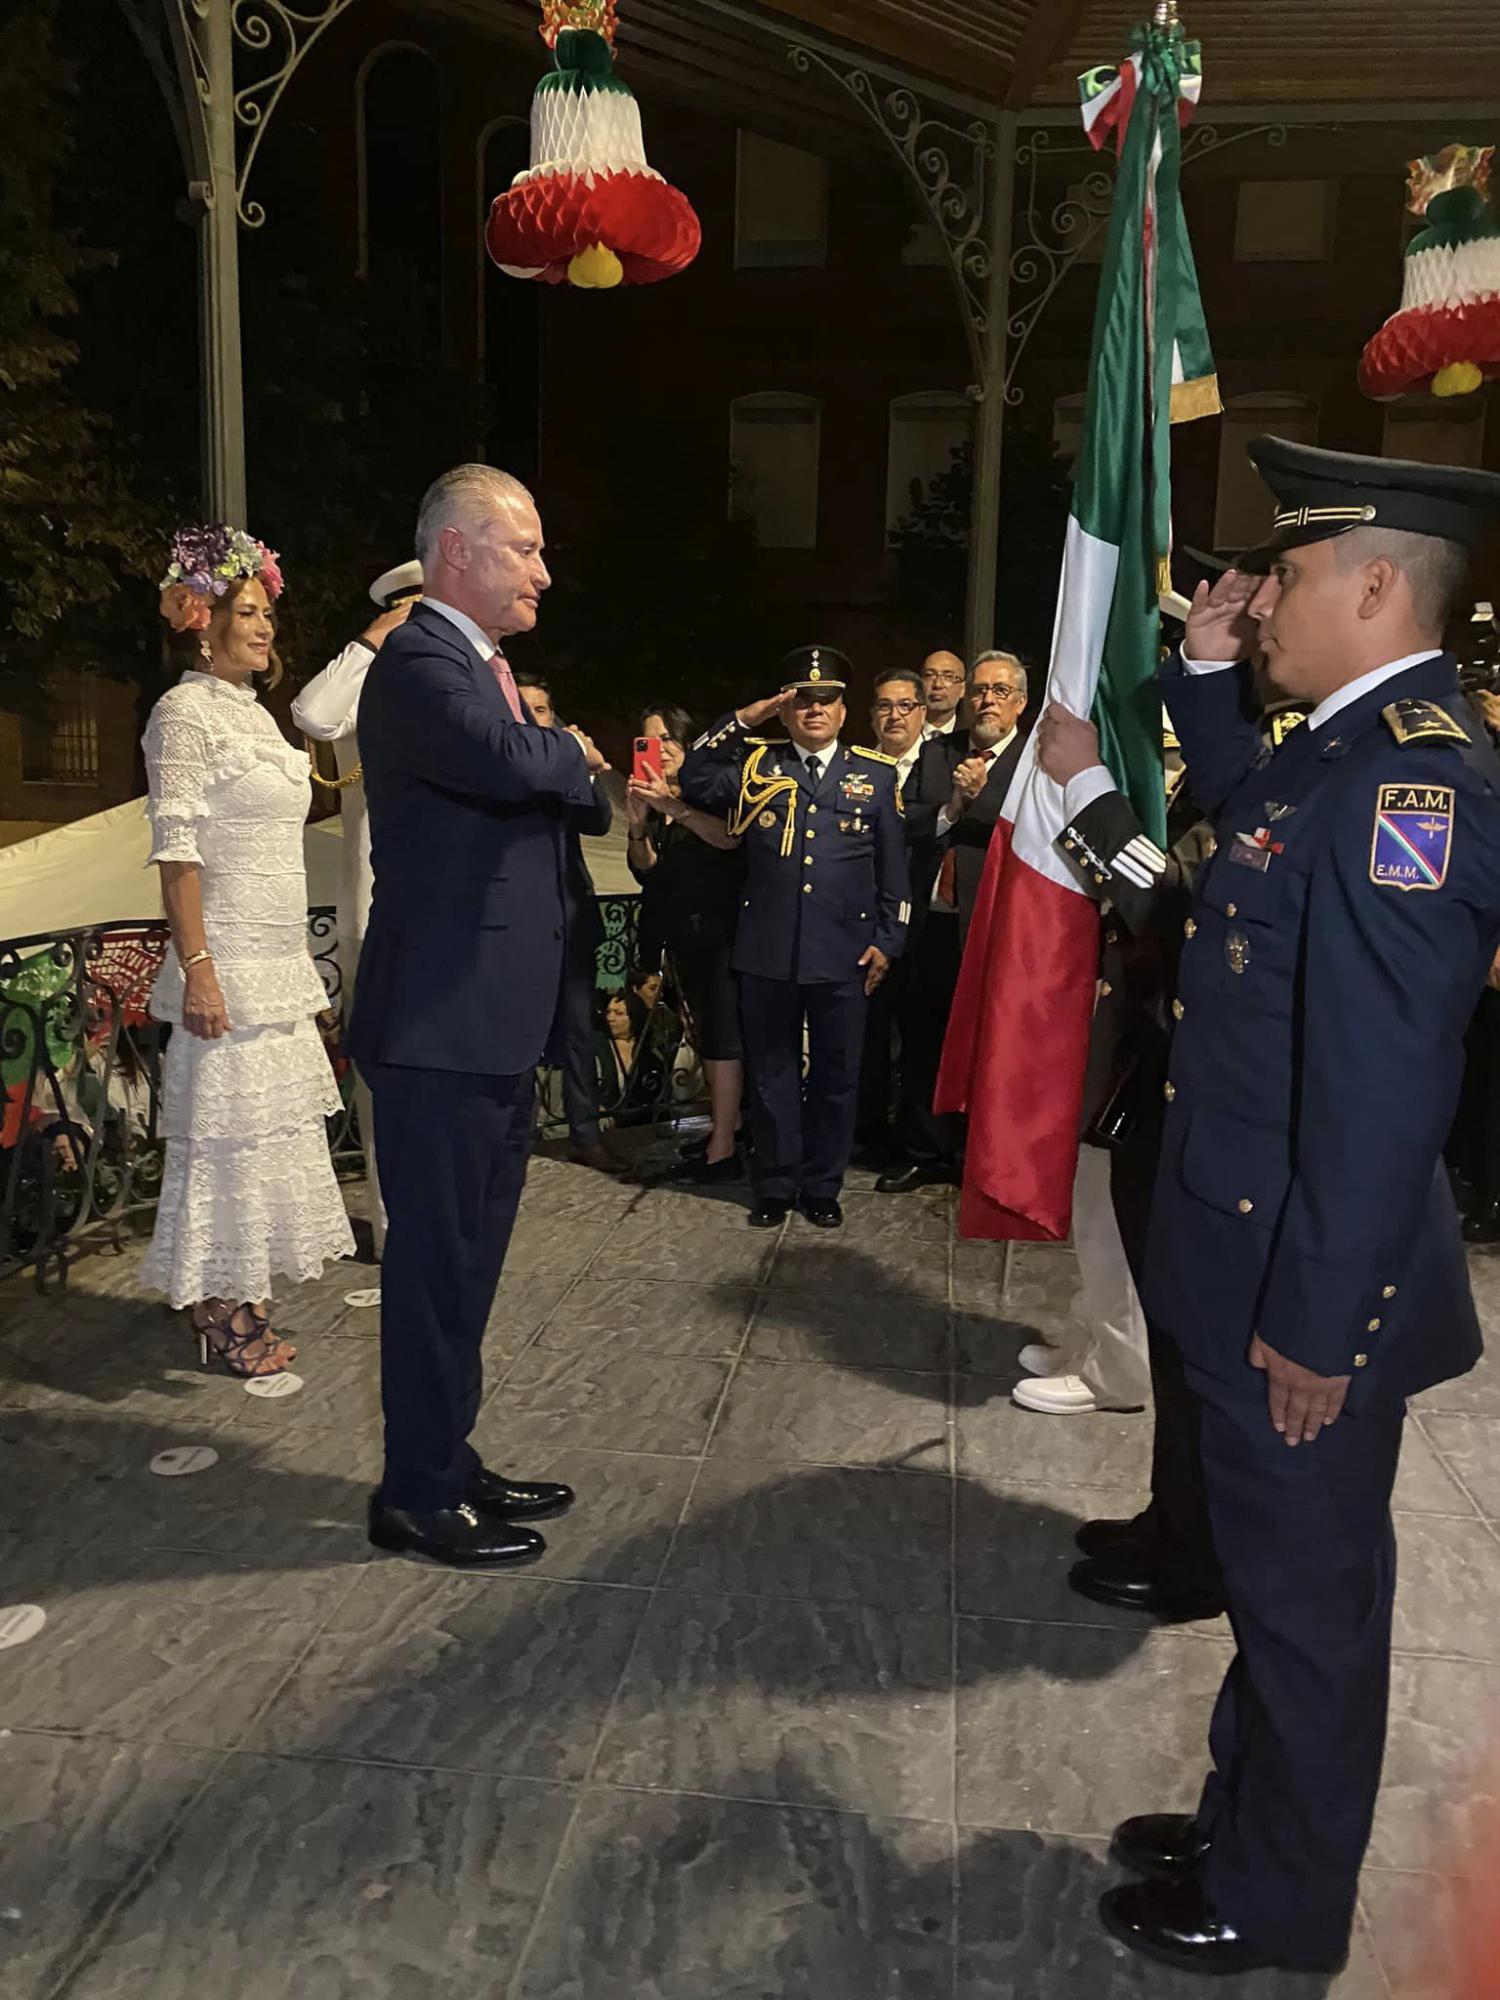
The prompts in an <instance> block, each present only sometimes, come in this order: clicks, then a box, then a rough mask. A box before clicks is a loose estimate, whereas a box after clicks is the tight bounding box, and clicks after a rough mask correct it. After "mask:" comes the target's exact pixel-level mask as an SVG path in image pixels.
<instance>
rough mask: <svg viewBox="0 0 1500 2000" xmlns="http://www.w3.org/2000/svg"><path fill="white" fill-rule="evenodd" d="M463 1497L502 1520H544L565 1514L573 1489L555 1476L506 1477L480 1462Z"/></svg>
mask: <svg viewBox="0 0 1500 2000" xmlns="http://www.w3.org/2000/svg"><path fill="white" fill-rule="evenodd" d="M464 1498H465V1499H466V1500H467V1501H468V1502H469V1504H470V1505H471V1506H473V1507H478V1508H480V1509H482V1510H483V1511H484V1512H485V1513H487V1514H498V1515H499V1516H500V1517H501V1519H502V1520H505V1521H546V1520H548V1519H550V1518H551V1516H552V1515H554V1514H566V1513H567V1511H568V1509H569V1508H570V1507H571V1506H572V1504H573V1489H572V1487H571V1486H563V1485H560V1484H559V1483H558V1481H557V1480H555V1479H507V1478H506V1476H505V1474H504V1473H503V1472H491V1471H490V1469H489V1467H488V1466H487V1465H481V1466H480V1468H479V1470H478V1471H477V1472H476V1473H475V1475H474V1477H473V1478H472V1479H471V1480H470V1481H469V1490H468V1491H467V1492H466V1493H465V1495H464Z"/></svg>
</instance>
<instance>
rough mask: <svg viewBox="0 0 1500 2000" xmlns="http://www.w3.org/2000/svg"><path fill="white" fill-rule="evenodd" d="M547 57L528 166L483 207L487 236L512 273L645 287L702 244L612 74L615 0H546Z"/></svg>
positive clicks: (591, 285) (688, 259)
mask: <svg viewBox="0 0 1500 2000" xmlns="http://www.w3.org/2000/svg"><path fill="white" fill-rule="evenodd" d="M542 18H543V26H542V39H543V41H545V42H546V44H547V46H548V47H549V48H550V49H551V51H552V63H553V67H552V70H551V72H550V73H549V74H548V75H546V76H544V77H543V78H542V80H541V82H540V83H539V84H538V85H537V87H536V94H535V96H534V97H533V98H532V100H531V165H530V167H528V168H527V170H526V172H525V173H521V174H517V176H516V178H515V180H514V182H513V183H512V184H511V186H510V188H509V190H508V191H507V192H506V193H505V194H502V195H499V196H497V198H496V200H495V203H494V205H493V207H492V208H491V209H490V219H489V224H488V227H487V228H486V230H485V239H484V240H485V244H486V246H487V248H488V250H489V253H490V255H491V257H493V258H494V260H495V262H496V263H497V264H498V265H499V266H500V268H501V270H502V271H505V272H507V273H508V274H509V276H511V277H512V278H541V279H544V280H545V282H546V283H547V284H549V285H559V284H562V283H563V282H564V281H565V280H566V282H567V283H568V284H570V285H578V286H581V287H583V288H585V289H589V290H593V289H601V290H602V289H604V288H606V287H608V286H610V285H619V284H626V285H651V284H655V283H656V281H657V280H658V279H659V278H670V277H671V276H672V275H673V273H674V272H676V271H681V270H682V269H684V268H685V266H687V265H688V264H691V263H692V261H693V259H694V258H695V257H696V256H697V254H698V246H699V244H700V243H701V241H702V231H701V229H700V228H699V225H698V218H697V216H696V215H695V214H694V213H693V208H692V204H691V203H690V202H689V201H688V199H687V197H686V196H685V195H682V194H679V193H678V191H677V189H676V188H674V187H669V186H668V184H667V183H666V182H665V181H664V180H663V179H662V177H661V175H660V174H658V173H655V172H653V170H652V169H651V168H650V167H648V166H647V164H646V149H645V144H644V141H643V140H642V138H641V114H640V110H639V108H638V107H637V105H636V101H635V98H634V96H633V95H632V93H631V90H630V88H629V86H628V85H627V84H625V83H622V82H621V80H620V78H619V77H618V76H616V74H615V59H614V37H615V0H543V6H542Z"/></svg>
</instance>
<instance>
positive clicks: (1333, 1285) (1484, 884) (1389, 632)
mask: <svg viewBox="0 0 1500 2000" xmlns="http://www.w3.org/2000/svg"><path fill="white" fill-rule="evenodd" d="M1250 455H1251V458H1252V460H1253V461H1254V463H1255V464H1256V466H1257V467H1258V469H1259V470H1260V472H1261V475H1262V477H1263V478H1264V479H1265V480H1266V482H1267V484H1268V485H1269V486H1270V488H1271V491H1272V492H1273V494H1274V495H1275V497H1276V502H1277V512H1276V517H1275V527H1274V530H1273V533H1272V535H1271V537H1270V540H1269V541H1268V542H1267V543H1266V544H1265V546H1264V547H1263V548H1262V549H1260V550H1257V551H1256V552H1254V555H1253V556H1251V557H1247V558H1245V569H1241V570H1230V571H1229V572H1227V573H1226V575H1224V576H1223V577H1222V578H1220V580H1219V581H1218V582H1217V583H1216V584H1215V585H1214V586H1213V588H1212V589H1211V590H1210V588H1209V587H1208V585H1207V583H1202V584H1200V585H1199V587H1198V590H1197V592H1196V594H1195V597H1194V600H1193V607H1192V612H1191V615H1190V617H1189V619H1188V621H1187V628H1186V634H1185V638H1184V642H1183V647H1182V651H1181V652H1180V654H1178V655H1176V656H1174V658H1173V659H1172V660H1171V661H1169V662H1168V664H1167V666H1166V667H1165V668H1164V670H1163V673H1164V692H1165V695H1166V700H1167V706H1168V708H1169V710H1170V712H1171V715H1172V720H1173V723H1174V724H1175V726H1176V729H1177V733H1178V735H1179V737H1180V738H1181V741H1182V747H1183V750H1184V752H1185V754H1186V758H1187V766H1188V769H1189V771H1190V772H1191V773H1192V782H1193V788H1194V791H1195V793H1196V794H1197V796H1198V799H1199V801H1200V803H1202V804H1203V805H1204V806H1205V808H1207V809H1208V810H1210V811H1211V812H1212V813H1213V814H1214V818H1215V824H1216V831H1217V846H1216V851H1215V853H1214V856H1213V859H1212V860H1211V861H1210V862H1209V863H1208V865H1207V866H1206V868H1204V869H1203V870H1202V871H1201V872H1200V874H1199V876H1198V878H1197V882H1196V885H1195V896H1194V908H1193V914H1192V915H1191V916H1190V917H1189V918H1188V919H1187V921H1186V926H1185V929H1186V943H1185V946H1184V949H1183V953H1182V961H1181V967H1180V973H1179V990H1178V997H1179V1008H1178V1010H1176V1011H1178V1013H1179V1016H1180V1018H1179V1019H1178V1022H1177V1027H1176V1032H1175V1035H1174V1038H1173V1044H1172V1057H1171V1074H1170V1079H1169V1081H1168V1082H1167V1083H1166V1085H1165V1086H1164V1090H1165V1096H1166V1100H1167V1117H1166V1129H1165V1133H1164V1137H1163V1146H1162V1158H1161V1170H1160V1173H1159V1176H1158V1179H1157V1186H1156V1196H1155V1202H1154V1205H1153V1209H1152V1217H1151V1229H1150V1238H1149V1242H1148V1247H1147V1254H1146V1271H1145V1278H1146V1282H1145V1287H1144V1291H1145V1304H1146V1308H1147V1310H1148V1312H1150V1313H1151V1314H1153V1315H1154V1316H1155V1317H1156V1318H1157V1319H1158V1320H1159V1321H1160V1322H1161V1323H1162V1325H1163V1326H1164V1327H1166V1328H1167V1329H1168V1330H1169V1332H1170V1334H1171V1336H1172V1338H1173V1339H1174V1340H1175V1342H1176V1343H1177V1346H1178V1347H1179V1349H1180V1350H1181V1353H1182V1355H1183V1359H1184V1362H1185V1364H1186V1367H1187V1373H1188V1380H1189V1383H1190V1384H1191V1387H1192V1389H1193V1391H1194V1394H1195V1395H1196V1396H1197V1398H1198V1401H1199V1408H1200V1414H1201V1420H1202V1457H1203V1472H1204V1479H1205V1484H1206V1488H1207V1493H1208V1505H1209V1513H1210V1518H1211V1521H1212V1525H1213V1535H1214V1543H1215V1546H1216V1549H1217V1551H1218V1555H1219V1560H1220V1564H1221V1566H1222V1570H1223V1575H1224V1583H1225V1591H1226V1595H1227V1597H1228V1602H1229V1615H1230V1619H1231V1621H1232V1623H1233V1626H1234V1634H1235V1639H1236V1642H1237V1646H1238V1651H1237V1654H1236V1657H1235V1659H1234V1662H1233V1664H1232V1665H1231V1667H1230V1670H1229V1674H1228V1677H1227V1679H1226V1680H1225V1683H1224V1687H1223V1691H1222V1693H1221V1695H1220V1697H1219V1703H1218V1707H1217V1709H1216V1711H1215V1714H1214V1720H1213V1727H1212V1731H1211V1736H1210V1749H1211V1752H1212V1758H1213V1765H1214V1769H1213V1772H1212V1774H1211V1775H1210V1777H1209V1779H1208V1783H1207V1785H1206V1787H1205V1790H1204V1793H1203V1797H1202V1800H1201V1802H1200V1804H1199V1807H1198V1811H1197V1814H1196V1815H1195V1816H1194V1817H1192V1818H1186V1817H1181V1816H1176V1815H1162V1814H1156V1815H1151V1816H1149V1817H1147V1818H1144V1819H1138V1820H1127V1821H1126V1823H1125V1824H1124V1826H1123V1827H1121V1828H1120V1829H1119V1831H1118V1833H1117V1835H1116V1854H1117V1856H1118V1858H1119V1859H1120V1860H1121V1861H1123V1862H1124V1864H1125V1865H1126V1866H1127V1867H1129V1868H1131V1869H1133V1870H1134V1871H1135V1872H1137V1873H1139V1874H1141V1875H1144V1876H1146V1877H1148V1880H1146V1881H1145V1882H1141V1883H1136V1884H1133V1885H1131V1886H1130V1887H1128V1888H1122V1889H1115V1890H1111V1891H1110V1892H1109V1893H1108V1894H1107V1895H1106V1896H1105V1898H1104V1901H1103V1904H1102V1914H1103V1916H1104V1920H1105V1922H1106V1923H1107V1925H1108V1926H1109V1928H1110V1929H1111V1930H1112V1931H1113V1932H1114V1933H1115V1935H1116V1936H1118V1937H1120V1938H1122V1939H1123V1940H1124V1941H1125V1942H1126V1943H1127V1944H1129V1945H1131V1946H1133V1947H1134V1948H1135V1949H1137V1950H1140V1951H1144V1952H1146V1953H1147V1954H1148V1955H1150V1956H1153V1957H1156V1958H1160V1959H1164V1960H1166V1961H1167V1962H1169V1963H1172V1964H1177V1965H1185V1966H1191V1967H1194V1968H1195V1969H1198V1970H1200V1971H1204V1972H1236V1971H1242V1970H1249V1969H1252V1968H1254V1967H1258V1966H1282V1967H1288V1968H1308V1969H1312V1970H1326V1969H1332V1968H1336V1967H1338V1966H1339V1965H1340V1964H1341V1963H1342V1962H1343V1960H1344V1957H1345V1955H1346V1953H1347V1949H1348V1940H1349V1931H1350V1924H1351V1921H1352V1916H1353V1911H1354V1899H1355V1888H1356V1884H1357V1882H1358V1878H1359V1869H1360V1862H1361V1859H1362V1857H1363V1855H1364V1851H1365V1846H1366V1843H1367V1841H1368V1838H1369V1833H1370V1823H1371V1818H1372V1815H1373V1811H1374V1805H1375V1793H1376V1788H1377V1786H1378V1783H1379V1779H1380V1766H1381V1758H1382V1754H1383V1750H1384V1741H1385V1723H1386V1706H1387V1690H1388V1682H1389V1670H1390V1661H1389V1655H1390V1632H1391V1605H1392V1597H1393V1593H1394V1589H1395V1581H1396V1562H1395V1540H1394V1535H1393V1532H1392V1524H1391V1512H1390V1507H1391V1491H1392V1487H1393V1484H1394V1481H1395V1477H1396V1464H1397V1458H1398V1455H1399V1452H1400V1447H1401V1431H1402V1423H1403V1420H1404V1417H1405V1409H1406V1398H1407V1397H1408V1396H1410V1395H1413V1394H1415V1393H1416V1392H1417V1391H1418V1390H1421V1389H1425V1388H1428V1387H1429V1386H1431V1385H1432V1384H1434V1383H1437V1382H1441V1381H1445V1380H1447V1379H1449V1378H1450V1377H1452V1376H1455V1375H1461V1374H1463V1373H1464V1372H1465V1371H1466V1370H1467V1369H1469V1368H1472V1367H1473V1365H1474V1363H1475V1361H1476V1359H1477V1358H1478V1355H1479V1351H1480V1336H1479V1325H1478V1321H1477V1318H1476V1315H1475V1311H1474V1303H1473V1299H1472V1297H1471V1295H1470V1290H1469V1277H1468V1269H1467V1265H1466V1263H1465V1259H1464V1251H1463V1244H1462V1240H1461V1238H1460V1235H1459V1229H1458V1219H1457V1215H1456V1213H1455V1210H1454V1205H1453V1196H1452V1193H1451V1192H1450V1189H1449V1186H1448V1180H1447V1176H1446V1174H1445V1173H1444V1171H1443V1166H1442V1147H1443V1140H1444V1137H1445V1135H1446V1133H1447V1130H1448V1126H1449V1123H1450V1121H1451V1119H1452V1116H1453V1107H1454V1103H1455V1100H1456V1098H1457V1095H1458V1087H1459V1080H1460V1077H1461V1074H1462V1068H1463V1035H1464V1029H1465V1027H1466V1025H1467V1023H1468V1020H1469V1017H1470V1015H1471V1014H1472V1012H1473V1009H1474V1003H1475V1000H1476V998H1477V997H1478V994H1479V992H1480V990H1481V988H1482V987H1483V985H1484V981H1485V974H1486V972H1487V971H1488V970H1489V966H1490V962H1491V960H1492V959H1493V957H1494V954H1495V946H1496V942H1497V939H1500V762H1497V760H1496V757H1495V755H1494V752H1493V751H1492V750H1491V748H1490V746H1489V745H1488V743H1486V742H1484V741H1483V740H1482V738H1483V734H1484V732H1483V731H1482V730H1480V729H1478V728H1477V727H1476V726H1475V723H1474V718H1473V714H1472V711H1471V710H1470V709H1469V708H1468V707H1467V705H1466V703H1465V701H1464V698H1463V695H1462V694H1461V692H1460V689H1459V682H1458V670H1457V666H1456V664H1455V662H1454V660H1453V659H1452V657H1451V656H1450V655H1449V654H1446V653H1444V652H1443V651H1442V650H1441V640H1442V632H1443V626H1444V621H1445V619H1446V616H1447V614H1448V610H1449V606H1450V604H1451V602H1452V600H1453V597H1454V595H1455V593H1456V591H1457V589H1458V587H1459V585H1460V583H1461V581H1462V579H1463V574H1464V566H1465V554H1464V551H1465V548H1466V547H1467V546H1470V545H1472V544H1473V543H1474V542H1475V541H1476V540H1477V539H1478V538H1479V535H1480V533H1481V531H1482V528H1483V525H1484V522H1485V519H1486V517H1487V516H1488V515H1490V514H1495V513H1500V476H1497V475H1496V474H1493V473H1484V472H1471V471H1463V470H1458V469H1449V468H1445V467H1429V466H1420V465H1408V464H1402V463H1398V462H1396V461H1393V460H1383V459H1368V458H1355V457H1351V456H1347V455H1345V454H1342V453H1335V452H1327V451H1319V450H1316V449H1314V448H1311V447H1308V446H1305V445H1296V444H1289V443H1286V442H1284V441H1283V440H1281V439H1276V438H1263V439H1261V440H1259V441H1258V442H1257V443H1255V444H1253V445H1252V446H1251V447H1250ZM1246 569H1249V570H1260V571H1264V572H1266V574H1263V575H1256V574H1247V573H1245V570H1246ZM1254 644H1258V645H1259V647H1260V648H1261V649H1262V650H1263V652H1264V654H1265V660H1266V668H1267V671H1268V673H1269V675H1270V678H1271V679H1272V681H1273V682H1274V684H1275V685H1276V686H1277V687H1279V689H1280V690H1281V691H1282V693H1283V694H1285V695H1288V696H1291V697H1293V698H1296V699H1300V700H1303V701H1307V702H1311V703H1312V704H1313V708H1312V712H1311V714H1310V715H1309V717H1308V719H1307V721H1306V723H1305V724H1303V725H1302V727H1300V728H1298V729H1295V730H1293V731H1292V732H1291V733H1290V734H1289V735H1288V736H1286V737H1285V739H1284V740H1283V741H1282V743H1281V744H1280V746H1279V747H1278V748H1276V749H1274V750H1272V749H1271V748H1270V747H1269V746H1263V745H1262V741H1261V738H1260V736H1259V734H1258V732H1257V730H1256V727H1255V724H1254V722H1253V721H1252V720H1251V716H1252V714H1253V704H1252V702H1251V698H1250V696H1251V690H1250V668H1249V665H1248V662H1247V660H1246V655H1247V653H1248V652H1249V650H1250V648H1251V646H1252V645H1254Z"/></svg>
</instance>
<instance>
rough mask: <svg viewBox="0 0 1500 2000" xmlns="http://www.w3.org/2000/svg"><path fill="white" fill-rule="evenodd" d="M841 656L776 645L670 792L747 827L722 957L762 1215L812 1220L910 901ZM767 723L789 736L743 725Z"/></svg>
mask: <svg viewBox="0 0 1500 2000" xmlns="http://www.w3.org/2000/svg"><path fill="white" fill-rule="evenodd" d="M848 666H849V662H848V660H847V659H846V658H845V656H844V655H843V654H842V653H839V652H836V651H835V650H834V649H833V648H831V647H828V646H807V647H803V648H802V649H801V650H800V651H798V652H796V653H793V654H789V655H788V657H787V658H786V659H785V660H784V661H783V662H782V668H783V671H784V672H785V673H787V675H788V679H787V680H786V681H785V682H784V684H783V686H782V688H781V690H780V692H779V693H777V694H775V695H772V696H770V697H768V698H767V699H766V700H764V701H757V702H751V703H750V704H749V705H748V706H747V707H745V708H742V709H739V710H738V711H736V712H733V713H731V714H729V715H726V716H723V717H721V718H720V720H719V721H718V722H716V723H714V724H713V725H712V727H710V728H709V729H707V730H705V732H704V733H703V735H702V736H700V737H699V738H698V741H697V742H696V743H695V744H694V745H693V748H692V750H691V751H690V752H689V754H688V757H687V759H686V761H685V763H684V764H683V767H682V780H681V782H682V792H683V797H684V798H686V799H687V800H688V801H689V802H690V803H691V804H693V805H695V806H699V807H701V808H702V809H703V810H704V811H705V812H712V813H717V814H719V815H721V816H723V817H724V818H725V819H727V821H728V823H729V828H730V831H731V832H732V833H736V834H738V835H740V836H741V837H742V839H743V841H744V848H745V855H746V862H747V872H748V880H747V882H746V887H745V895H744V899H743V902H742V905H741V908H740V915H739V925H738V929H737V932H736V936H735V945H734V954H733V957H732V958H731V961H730V963H731V965H732V966H733V968H734V970H735V971H736V972H737V973H738V974H739V976H740V1024H741V1029H742V1033H743V1037H744V1044H745V1065H746V1082H747V1085H748V1088H749V1097H750V1118H751V1125H752V1129H753V1131H754V1134H755V1193H756V1206H755V1208H754V1209H753V1210H752V1212H751V1216H750V1222H751V1225H752V1227H754V1228H760V1229H770V1228H775V1227H776V1226H777V1225H778V1224H779V1223H781V1222H782V1221H783V1220H784V1219H785V1217H786V1215H787V1213H788V1211H789V1210H790V1209H791V1207H792V1205H793V1204H794V1203H795V1204H796V1205H797V1206H798V1207H799V1208H800V1210H801V1211H802V1213H803V1214H804V1215H805V1216H806V1217H807V1219H808V1221H809V1222H812V1223H815V1224H816V1225H817V1226H818V1227H819V1228H823V1229H837V1228H838V1227H839V1225H840V1223H841V1222H842V1221H843V1211H842V1210H841V1209H840V1207H839V1200H838V1197H839V1191H840V1189H841V1188H842V1186H843V1181H844V1171H845V1169H846V1167H847V1166H848V1164H849V1154H850V1151H851V1149H852V1147H853V1144H854V1125H855V1117H856V1112H857V1107H858V1091H859V1063H860V1051H861V1047H862V1044H863V1039H864V1026H865V1007H866V1001H867V999H868V996H869V995H870V994H871V993H873V992H874V990H875V988H876V987H877V986H878V985H879V984H880V982H881V980H882V979H883V978H884V977H885V975H886V972H887V970H888V969H889V966H890V962H891V960H892V959H893V958H898V957H899V956H900V954H901V950H902V946H903V944H904V942H905V937H906V924H907V919H908V917H909V916H910V914H911V911H910V905H909V902H908V896H909V893H910V892H909V890H908V887H907V871H906V841H905V838H904V836H903V833H902V826H901V798H900V792H899V788H898V785H897V782H896V766H895V761H894V759H892V758H890V757H887V756H884V755H883V754H882V753H881V752H880V751H878V750H865V749H862V748H859V747H851V746H848V745H845V744H842V743H840V741H839V733H840V731H841V729H842V728H843V726H844V719H845V710H844V690H845V686H846V681H845V675H846V673H847V670H848ZM772 721H779V722H780V723H781V724H782V725H783V726H784V727H785V729H786V732H787V736H788V738H789V739H790V740H789V741H786V742H782V741H777V742H770V741H767V740H766V739H765V738H764V737H761V736H759V735H757V734H755V733H753V732H756V731H758V730H760V729H761V728H763V727H764V726H765V725H766V724H767V723H769V722H772ZM804 1024H805V1026H806V1032H807V1042H808V1065H807V1078H806V1082H805V1084H804V1082H803V1077H802V1041H803V1028H804Z"/></svg>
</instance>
